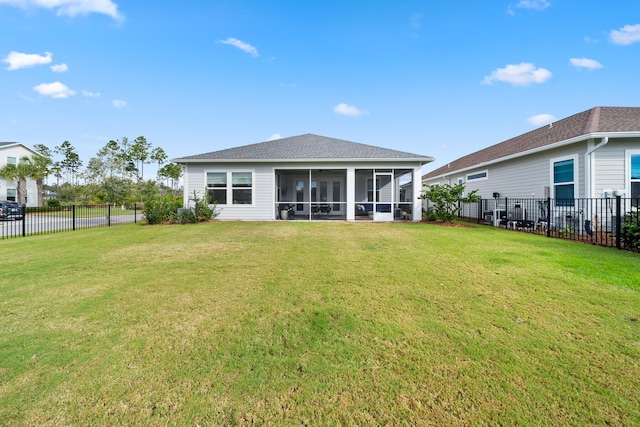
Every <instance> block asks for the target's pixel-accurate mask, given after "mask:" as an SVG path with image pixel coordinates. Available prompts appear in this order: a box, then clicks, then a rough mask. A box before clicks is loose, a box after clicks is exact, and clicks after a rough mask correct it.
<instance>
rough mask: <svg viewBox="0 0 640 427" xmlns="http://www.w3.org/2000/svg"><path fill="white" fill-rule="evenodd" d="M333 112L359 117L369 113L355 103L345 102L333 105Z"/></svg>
mask: <svg viewBox="0 0 640 427" xmlns="http://www.w3.org/2000/svg"><path fill="white" fill-rule="evenodd" d="M333 112H334V113H336V114H340V115H342V116H350V117H358V116H361V115H363V114H367V111H363V110H360V109H358V108H356V107H354V106H353V105H348V104H345V103H344V102H343V103H340V104H338V105H336V106H335V107H333Z"/></svg>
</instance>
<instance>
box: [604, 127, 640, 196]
mask: <svg viewBox="0 0 640 427" xmlns="http://www.w3.org/2000/svg"><path fill="white" fill-rule="evenodd" d="M626 150H640V139H630V140H620V139H618V140H616V139H612V140H610V141H609V143H608V144H607V145H605V146H604V147H602V148H600V149H599V150H597V151H596V152H595V153H594V157H595V161H594V164H595V168H596V175H595V182H594V195H595V196H596V197H602V196H603V192H604V191H608V190H625V191H626V192H627V197H630V194H629V188H628V187H629V178H628V177H627V176H625V166H626V162H627V158H626Z"/></svg>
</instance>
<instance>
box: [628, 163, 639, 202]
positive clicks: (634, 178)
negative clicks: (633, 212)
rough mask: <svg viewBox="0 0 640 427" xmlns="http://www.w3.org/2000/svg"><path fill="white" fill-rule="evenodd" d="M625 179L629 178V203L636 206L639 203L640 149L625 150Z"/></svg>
mask: <svg viewBox="0 0 640 427" xmlns="http://www.w3.org/2000/svg"><path fill="white" fill-rule="evenodd" d="M627 165H628V166H627V177H626V178H627V179H628V180H629V189H630V190H631V191H630V195H629V196H630V197H631V204H632V205H633V206H636V207H637V206H638V205H639V204H640V151H635V150H633V151H631V150H629V151H627Z"/></svg>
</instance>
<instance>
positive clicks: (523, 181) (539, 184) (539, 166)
mask: <svg viewBox="0 0 640 427" xmlns="http://www.w3.org/2000/svg"><path fill="white" fill-rule="evenodd" d="M585 151H586V142H581V143H579V144H574V145H571V146H569V147H562V148H558V149H555V150H549V151H545V152H542V153H536V154H531V155H529V156H524V157H520V158H518V159H513V160H507V161H504V162H500V163H496V164H492V165H488V166H487V165H482V166H478V167H477V168H474V169H469V170H467V171H465V172H464V174H461V173H460V172H457V173H453V174H451V175H450V176H447V177H445V179H443V178H442V177H438V178H433V179H431V180H428V181H425V182H427V183H430V184H438V183H440V184H442V183H444V182H446V183H448V184H452V185H453V184H455V183H457V182H458V181H457V179H458V178H459V177H460V176H464V177H465V180H466V177H467V176H468V175H471V174H474V173H479V172H483V171H487V172H488V178H487V179H478V180H472V181H468V182H466V183H465V188H466V190H468V191H472V190H478V194H479V195H480V197H482V198H484V199H491V198H492V197H493V193H495V192H497V193H500V197H501V198H504V197H508V198H514V197H520V198H542V197H545V187H549V186H551V184H552V183H551V179H552V178H551V176H550V160H551V159H554V158H558V157H570V156H573V155H577V165H576V166H577V167H578V182H576V189H577V192H576V197H583V194H584V184H583V183H584V153H585Z"/></svg>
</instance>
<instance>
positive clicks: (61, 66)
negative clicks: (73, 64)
mask: <svg viewBox="0 0 640 427" xmlns="http://www.w3.org/2000/svg"><path fill="white" fill-rule="evenodd" d="M68 69H69V67H68V66H67V64H56V65H52V66H51V71H53V72H54V73H64V72H65V71H67V70H68Z"/></svg>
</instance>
